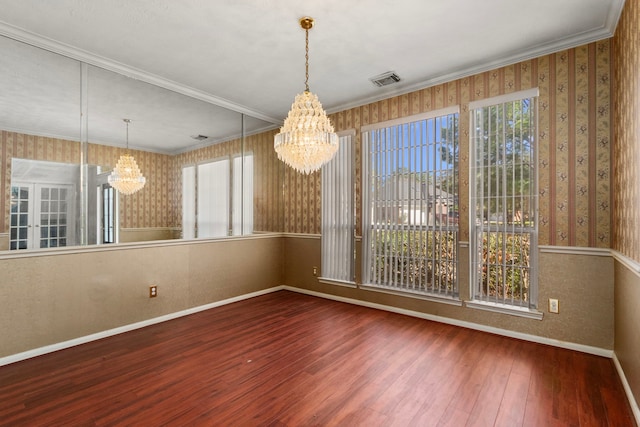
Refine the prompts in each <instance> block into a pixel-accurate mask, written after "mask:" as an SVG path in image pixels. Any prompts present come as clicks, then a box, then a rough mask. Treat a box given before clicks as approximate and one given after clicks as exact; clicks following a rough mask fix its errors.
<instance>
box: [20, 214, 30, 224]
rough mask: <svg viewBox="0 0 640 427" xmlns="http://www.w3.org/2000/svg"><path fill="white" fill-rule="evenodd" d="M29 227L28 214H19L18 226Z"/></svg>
mask: <svg viewBox="0 0 640 427" xmlns="http://www.w3.org/2000/svg"><path fill="white" fill-rule="evenodd" d="M27 225H29V215H28V214H26V213H25V214H20V226H21V227H26V226H27Z"/></svg>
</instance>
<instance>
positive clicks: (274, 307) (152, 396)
mask: <svg viewBox="0 0 640 427" xmlns="http://www.w3.org/2000/svg"><path fill="white" fill-rule="evenodd" d="M0 425H2V426H113V425H136V426H160V425H162V426H187V425H188V426H198V425H206V426H211V425H239V426H252V425H261V426H302V425H305V426H306V425H323V426H324V425H340V426H359V425H363V426H494V425H496V426H509V427H511V426H634V425H635V423H634V420H633V417H632V414H631V410H630V408H629V405H628V402H627V400H626V397H625V395H624V392H623V389H622V386H621V384H620V380H619V378H618V377H617V374H616V372H615V368H614V366H613V363H612V361H611V360H609V359H606V358H601V357H597V356H592V355H587V354H582V353H578V352H574V351H569V350H563V349H558V348H554V347H549V346H545V345H540V344H533V343H529V342H523V341H519V340H515V339H511V338H505V337H501V336H497V335H491V334H487V333H482V332H478V331H472V330H468V329H463V328H458V327H454V326H449V325H445V324H441V323H435V322H430V321H426V320H422V319H416V318H412V317H407V316H402V315H398V314H394V313H388V312H384V311H378V310H373V309H368V308H364V307H358V306H352V305H348V304H344V303H339V302H334V301H329V300H324V299H320V298H315V297H310V296H306V295H300V294H296V293H293V292H287V291H280V292H277V293H273V294H268V295H265V296H261V297H257V298H252V299H249V300H246V301H242V302H239V303H235V304H230V305H226V306H223V307H219V308H215V309H212V310H208V311H205V312H201V313H197V314H194V315H191V316H188V317H183V318H180V319H176V320H172V321H169V322H165V323H162V324H158V325H154V326H150V327H147V328H144V329H139V330H136V331H132V332H128V333H125V334H121V335H117V336H114V337H110V338H106V339H103V340H100V341H96V342H92V343H89V344H84V345H81V346H77V347H74V348H71V349H67V350H62V351H59V352H56V353H51V354H48V355H44V356H41V357H37V358H34V359H30V360H27V361H23V362H19V363H14V364H12V365H8V366H4V367H0Z"/></svg>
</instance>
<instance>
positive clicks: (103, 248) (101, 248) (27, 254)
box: [0, 233, 283, 260]
mask: <svg viewBox="0 0 640 427" xmlns="http://www.w3.org/2000/svg"><path fill="white" fill-rule="evenodd" d="M280 237H283V235H282V233H254V234H245V235H244V236H225V237H213V238H202V239H188V240H183V239H169V240H151V241H147V242H132V243H115V244H104V245H90V246H67V247H66V248H46V249H29V250H22V251H20V250H18V251H0V260H4V259H13V258H31V257H40V256H55V255H69V254H79V253H88V252H107V251H120V250H130V249H142V248H158V247H165V246H181V245H201V244H207V243H215V242H230V241H233V240H258V239H272V238H280Z"/></svg>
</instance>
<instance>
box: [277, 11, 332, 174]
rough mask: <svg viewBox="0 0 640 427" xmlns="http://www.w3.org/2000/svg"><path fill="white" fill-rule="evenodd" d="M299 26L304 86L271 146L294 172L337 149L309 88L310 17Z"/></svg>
mask: <svg viewBox="0 0 640 427" xmlns="http://www.w3.org/2000/svg"><path fill="white" fill-rule="evenodd" d="M300 26H301V27H302V28H303V29H304V30H305V33H306V38H305V52H306V55H305V70H306V73H305V86H306V89H305V91H304V92H303V93H300V94H298V95H296V97H295V99H294V101H293V104H292V105H291V111H289V115H288V116H287V118H286V119H285V121H284V125H283V126H282V128H280V133H278V134H277V135H276V136H275V140H274V149H275V150H276V153H277V154H278V158H279V159H280V160H282V161H283V162H285V163H286V164H288V165H289V166H291V167H292V168H294V169H295V170H297V171H298V172H301V173H304V174H310V173H311V172H315V171H317V170H318V169H320V168H321V167H322V165H323V164H325V163H327V162H328V161H329V160H331V158H332V157H333V156H334V154H335V153H336V152H337V151H338V136H337V135H336V134H335V132H334V130H333V126H332V125H331V122H330V121H329V118H328V117H327V113H326V112H325V111H324V110H323V109H322V105H321V104H320V101H319V100H318V96H317V95H315V94H313V93H312V92H310V91H309V29H310V28H311V27H313V18H309V17H304V18H301V19H300Z"/></svg>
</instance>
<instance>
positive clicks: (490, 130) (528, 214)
mask: <svg viewBox="0 0 640 427" xmlns="http://www.w3.org/2000/svg"><path fill="white" fill-rule="evenodd" d="M537 95H538V92H537V89H534V90H529V91H525V92H519V93H515V94H510V95H507V96H502V97H497V98H492V99H488V100H483V101H478V102H474V103H471V104H470V111H471V130H472V131H471V134H470V144H471V158H470V168H471V172H470V175H471V176H470V177H471V183H470V188H469V192H470V196H471V200H470V210H471V212H470V214H471V218H473V219H474V220H473V221H472V224H471V230H470V239H471V242H470V258H471V281H472V298H473V300H474V301H479V302H483V303H490V304H497V305H504V306H511V307H514V308H515V307H518V308H524V309H531V308H535V307H536V303H537V301H536V300H537V287H536V277H535V274H536V253H537V202H538V198H537V194H538V190H537V179H536V168H535V165H536V142H537V129H536V124H537V123H536V112H537V111H536V101H537Z"/></svg>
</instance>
